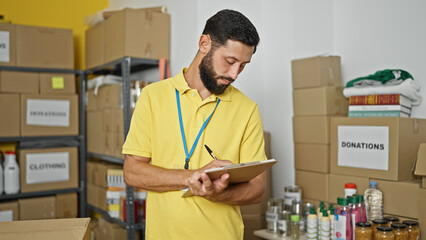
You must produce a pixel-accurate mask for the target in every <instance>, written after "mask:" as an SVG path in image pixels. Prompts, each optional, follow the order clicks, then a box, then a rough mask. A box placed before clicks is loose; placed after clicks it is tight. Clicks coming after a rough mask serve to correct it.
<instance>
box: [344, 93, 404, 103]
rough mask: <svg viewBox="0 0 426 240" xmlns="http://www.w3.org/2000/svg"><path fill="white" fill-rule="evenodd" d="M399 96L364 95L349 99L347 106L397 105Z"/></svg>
mask: <svg viewBox="0 0 426 240" xmlns="http://www.w3.org/2000/svg"><path fill="white" fill-rule="evenodd" d="M398 104H400V94H382V95H364V96H351V97H349V105H398Z"/></svg>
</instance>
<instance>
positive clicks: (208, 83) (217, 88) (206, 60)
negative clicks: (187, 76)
mask: <svg viewBox="0 0 426 240" xmlns="http://www.w3.org/2000/svg"><path fill="white" fill-rule="evenodd" d="M213 53H214V49H211V50H210V51H209V52H208V53H207V55H206V56H204V57H203V59H202V60H201V63H200V65H199V66H198V68H199V70H200V78H201V81H202V82H203V84H204V86H205V87H206V88H207V90H209V92H211V93H213V94H215V95H220V94H222V93H224V92H225V90H226V88H227V87H228V86H229V84H228V85H225V84H218V83H217V81H216V80H217V79H226V80H228V81H230V82H231V83H232V82H233V81H234V79H232V78H230V77H225V76H217V74H216V72H215V71H214V69H213V61H212V60H213Z"/></svg>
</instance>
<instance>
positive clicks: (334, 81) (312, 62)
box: [291, 56, 342, 89]
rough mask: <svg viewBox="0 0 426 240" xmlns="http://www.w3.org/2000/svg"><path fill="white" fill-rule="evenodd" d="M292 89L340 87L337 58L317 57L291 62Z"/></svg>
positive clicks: (338, 60) (338, 61)
mask: <svg viewBox="0 0 426 240" xmlns="http://www.w3.org/2000/svg"><path fill="white" fill-rule="evenodd" d="M291 72H292V78H293V89H299V88H312V87H331V86H337V87H340V86H342V72H341V69H340V57H339V56H328V57H324V56H317V57H310V58H304V59H296V60H293V61H291Z"/></svg>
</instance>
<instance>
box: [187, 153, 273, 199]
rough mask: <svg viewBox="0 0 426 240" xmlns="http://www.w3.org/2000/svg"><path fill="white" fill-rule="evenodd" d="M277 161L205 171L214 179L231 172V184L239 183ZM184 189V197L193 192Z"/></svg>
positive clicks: (235, 165) (249, 163) (243, 164)
mask: <svg viewBox="0 0 426 240" xmlns="http://www.w3.org/2000/svg"><path fill="white" fill-rule="evenodd" d="M275 163H277V160H275V159H269V160H264V161H256V162H248V163H240V164H234V165H230V166H224V167H220V168H212V169H207V170H205V171H204V172H205V173H207V175H209V177H210V179H212V180H215V179H218V178H220V176H222V174H224V173H229V184H238V183H243V182H248V181H250V180H251V179H253V178H255V177H256V176H257V175H259V174H261V173H262V172H264V171H265V170H267V169H268V168H270V167H272V165H274V164H275ZM183 191H184V193H183V194H182V197H189V196H192V193H191V191H190V190H189V189H184V190H183Z"/></svg>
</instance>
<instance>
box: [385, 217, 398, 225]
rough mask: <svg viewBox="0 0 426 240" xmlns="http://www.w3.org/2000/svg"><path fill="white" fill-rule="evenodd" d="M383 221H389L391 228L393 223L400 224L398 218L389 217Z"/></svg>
mask: <svg viewBox="0 0 426 240" xmlns="http://www.w3.org/2000/svg"><path fill="white" fill-rule="evenodd" d="M383 219H384V220H387V221H388V222H389V223H388V224H389V227H391V226H392V224H393V223H399V218H397V217H391V216H388V217H384V218H383Z"/></svg>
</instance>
